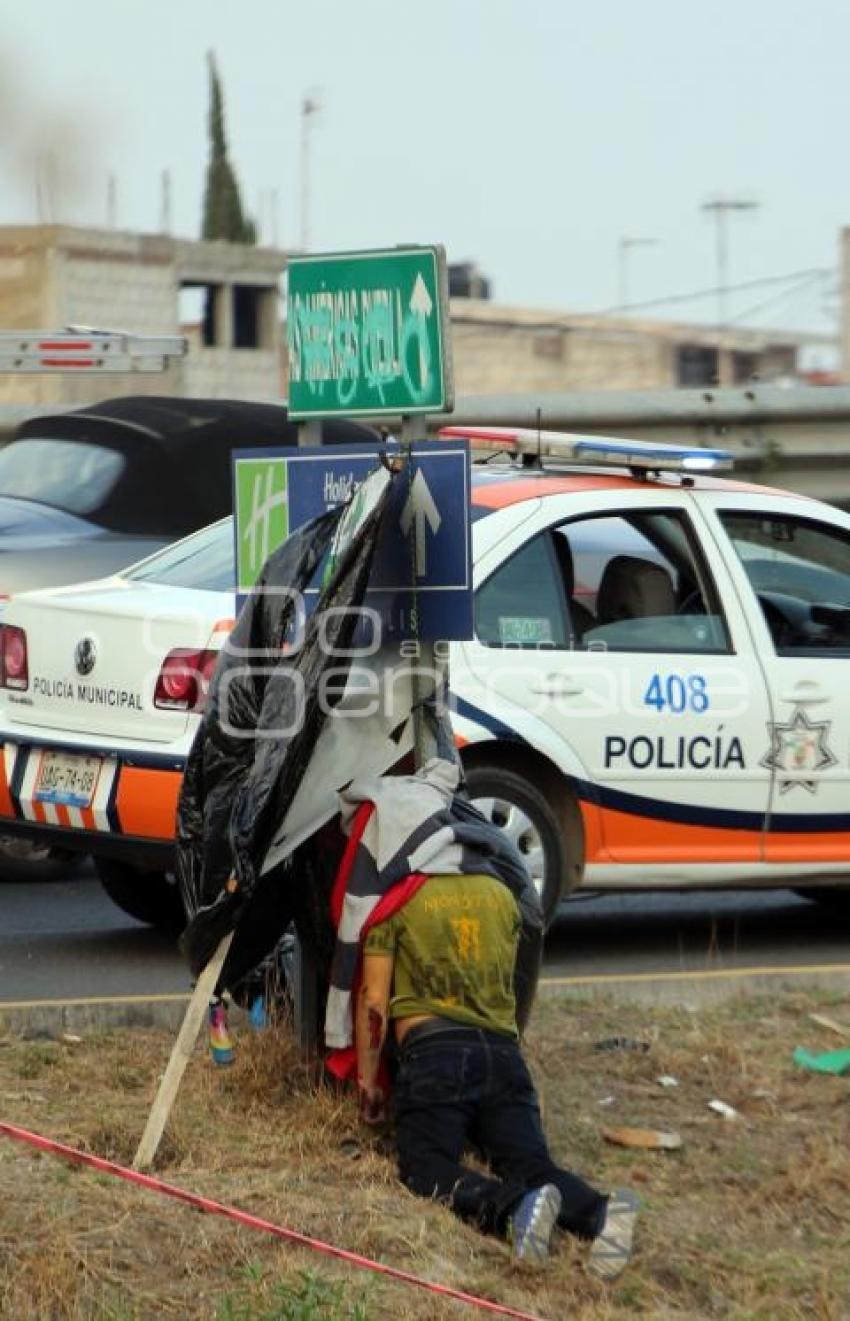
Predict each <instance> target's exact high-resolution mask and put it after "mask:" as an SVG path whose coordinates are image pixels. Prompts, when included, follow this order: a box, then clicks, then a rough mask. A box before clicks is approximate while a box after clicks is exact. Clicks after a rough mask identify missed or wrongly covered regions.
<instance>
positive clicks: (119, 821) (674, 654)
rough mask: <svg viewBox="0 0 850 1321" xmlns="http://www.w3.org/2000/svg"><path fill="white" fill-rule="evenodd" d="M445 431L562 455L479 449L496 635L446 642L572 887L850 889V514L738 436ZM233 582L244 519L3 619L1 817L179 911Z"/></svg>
mask: <svg viewBox="0 0 850 1321" xmlns="http://www.w3.org/2000/svg"><path fill="white" fill-rule="evenodd" d="M445 434H446V435H449V436H451V435H455V436H456V435H458V434H462V435H467V436H471V437H472V438H473V440H474V441H475V442H476V443H477V444H478V445H481V444H483V443H486V442H488V441H491V442H492V443H493V444H495V445H497V446H499V447H502V448H507V449H509V450H510V449H513V450H517V451H520V452H525V453H526V454H528V453H529V452H531V455H532V459H533V457H534V453H535V452H536V451H538V450H539V451H540V452H542V453H543V454H544V455H545V454H547V453H554V454H555V455H556V457H557V459H558V461H559V465H560V466H558V467H555V468H549V467H545V466H544V467H535V466H529V467H519V466H517V465H516V464H515V463H512V462H509V463H503V464H501V465H500V464H488V465H487V466H485V467H481V466H479V467H478V468H476V470H475V475H474V481H473V493H472V501H473V518H474V527H473V547H474V561H475V582H476V612H475V618H476V637H475V640H474V641H470V642H462V643H456V644H453V646H452V650H451V683H452V691H453V694H454V708H453V715H452V719H453V723H454V727H455V732H456V737H457V742H458V745H459V747H460V749H461V755H462V757H463V760H464V762H465V764H466V767H467V772H468V779H469V784H470V788H471V791H472V794H473V796H474V797H475V798H476V799H477V800H478V801H479V803H480V805H481V806H483V807H484V809H485V810H486V811H487V812H488V813H489V814H490V815H491V816H492V818H493V819H494V820H496V821H497V822H499V824H501V825H502V826H503V827H504V828H505V829H506V830H507V831H508V832H509V833H510V834H511V835H512V837H513V838H514V839H515V840H516V842H517V843H518V845H519V847H520V849H521V850H522V851H523V852H524V853H525V855H526V857H527V860H528V863H529V865H530V867H531V869H532V872H533V874H534V875H535V877H536V879H537V880H538V882H539V884H540V886H541V888H542V890H543V892H544V899H545V903H546V906H547V909H548V910H549V912H550V913H551V912H552V911H553V910H554V907H555V905H556V904H557V902H558V900H559V898H560V896H561V895H562V893H564V892H566V891H567V890H569V889H572V888H574V887H575V886H577V885H579V884H580V883H581V884H584V885H585V886H590V887H592V888H595V889H606V888H612V889H631V888H689V887H701V886H717V887H720V886H741V885H745V886H775V885H788V886H792V887H794V888H796V889H799V890H802V891H804V892H805V893H807V894H811V895H813V896H815V897H819V898H824V899H826V900H828V901H830V902H834V903H842V902H844V903H846V902H847V898H848V896H850V795H848V786H850V515H847V514H845V513H842V512H840V511H838V510H835V509H832V508H830V507H829V506H827V505H824V504H822V503H819V502H817V501H814V500H810V499H807V498H804V497H802V496H796V495H793V494H790V493H788V492H783V491H776V490H769V489H767V488H764V487H760V486H755V485H752V484H749V483H747V482H742V481H736V480H728V479H723V478H717V477H714V476H712V475H710V474H709V473H706V471H705V469H711V468H718V467H721V466H722V465H723V462H724V456H723V455H722V454H721V453H720V452H718V451H708V450H704V449H699V448H695V449H694V448H685V447H665V446H652V445H646V444H641V443H639V442H615V441H610V442H609V441H604V440H592V441H590V440H578V441H576V440H571V439H569V438H565V437H562V436H555V437H552V436H547V434H546V433H544V434H543V436H542V437H538V436H537V435H536V433H535V434H534V435H531V436H529V435H528V434H527V433H522V432H517V431H494V430H487V429H481V428H475V429H469V428H466V429H464V428H460V429H459V428H448V429H446V432H445ZM566 460H569V464H568V466H565V461H566ZM612 464H613V465H616V466H611V465H612ZM232 583H233V556H232V532H231V527H230V523H229V520H224V521H222V522H220V523H217V524H213V525H212V526H210V527H209V528H206V529H204V530H203V531H201V532H199V533H196V534H195V535H194V536H192V537H189V538H187V539H186V540H185V541H183V542H180V543H178V544H177V545H175V546H172V547H169V548H168V549H166V550H164V551H162V552H159V553H158V554H156V555H154V556H152V557H151V558H150V559H148V560H146V561H144V562H143V563H142V564H140V565H138V566H136V567H134V568H132V569H130V570H128V571H127V572H126V573H124V574H123V575H121V576H120V577H117V578H111V579H105V580H103V581H102V582H98V583H94V584H89V585H87V586H78V587H69V588H62V589H57V590H53V591H49V592H35V593H30V594H26V595H23V596H20V597H17V598H14V599H13V600H12V601H11V602H10V603H9V606H8V610H7V612H6V614H5V617H4V625H3V629H2V647H0V661H2V670H0V683H2V687H0V741H2V743H3V747H4V757H3V762H2V765H3V770H4V773H3V774H2V776H0V829H2V830H3V831H4V832H5V831H7V830H8V831H10V832H14V831H17V832H20V833H22V834H24V835H26V836H29V837H31V838H32V837H34V838H38V839H40V840H42V841H49V842H53V843H54V844H55V845H56V846H57V847H64V848H68V847H71V848H77V849H80V850H83V851H86V852H90V853H92V854H94V856H95V859H96V861H97V865H98V869H99V872H100V875H101V878H102V880H103V882H104V884H105V886H106V888H107V890H108V892H109V893H110V894H111V896H112V897H113V898H114V899H115V900H116V902H118V903H119V904H120V905H121V906H122V907H123V908H125V909H126V910H127V911H129V912H131V913H133V914H134V915H136V916H138V917H140V918H141V919H143V920H145V921H150V922H154V923H157V924H165V923H168V922H174V921H175V920H176V894H175V890H174V887H173V885H171V884H170V883H169V879H170V878H169V868H170V864H171V849H172V841H173V831H174V809H175V804H176V799H177V794H178V791H179V785H180V772H181V768H182V765H183V761H184V759H185V756H186V753H187V750H188V748H189V746H190V743H191V740H192V737H193V734H194V730H195V727H196V724H197V713H198V710H199V707H200V705H201V703H202V701H203V695H204V688H205V682H206V679H207V677H208V675H209V672H210V670H211V667H212V665H213V664H214V661H215V656H216V653H217V651H218V649H219V648H220V646H221V645H222V644H223V642H224V639H225V638H226V636H227V630H228V628H229V626H230V620H231V619H232V611H233V595H232Z"/></svg>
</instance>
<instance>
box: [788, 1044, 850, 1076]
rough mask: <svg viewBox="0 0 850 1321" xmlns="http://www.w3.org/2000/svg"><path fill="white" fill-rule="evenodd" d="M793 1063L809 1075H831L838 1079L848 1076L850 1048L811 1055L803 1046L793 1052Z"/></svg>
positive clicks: (849, 1072)
mask: <svg viewBox="0 0 850 1321" xmlns="http://www.w3.org/2000/svg"><path fill="white" fill-rule="evenodd" d="M793 1058H794V1063H795V1064H797V1065H799V1067H800V1068H801V1069H808V1070H809V1072H810V1073H832V1074H835V1075H836V1076H838V1077H845V1076H847V1075H850V1048H848V1049H846V1050H825V1051H822V1052H821V1054H819V1055H813V1054H812V1052H811V1051H809V1050H806V1049H805V1047H803V1046H798V1047H797V1049H796V1050H795V1051H794V1057H793Z"/></svg>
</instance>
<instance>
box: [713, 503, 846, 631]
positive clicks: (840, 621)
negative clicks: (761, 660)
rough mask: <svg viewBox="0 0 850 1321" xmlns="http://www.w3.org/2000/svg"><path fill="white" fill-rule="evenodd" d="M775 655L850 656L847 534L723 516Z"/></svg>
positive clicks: (788, 519) (767, 518)
mask: <svg viewBox="0 0 850 1321" xmlns="http://www.w3.org/2000/svg"><path fill="white" fill-rule="evenodd" d="M720 519H721V522H722V523H723V526H724V528H725V529H726V532H727V534H728V536H729V538H730V540H731V542H732V545H733V546H734V547H735V551H736V553H737V555H738V558H739V559H740V561H741V565H742V566H743V569H744V572H745V573H746V575H747V577H748V579H749V581H750V585H751V586H752V588H753V591H754V592H755V595H756V599H757V600H758V603H759V605H760V607H761V610H762V614H763V615H764V619H765V622H766V624H767V627H768V629H769V631H770V635H771V638H772V639H773V643H774V646H775V648H776V650H777V652H778V653H779V655H783V654H785V655H798V654H800V653H803V654H806V653H809V654H814V655H817V654H822V653H832V654H833V655H846V654H847V653H848V651H850V533H848V532H847V531H845V530H844V529H843V528H837V527H831V526H829V525H828V524H826V523H819V522H816V521H815V520H813V519H802V518H794V517H792V516H787V515H779V516H776V515H773V514H770V515H765V514H759V513H738V512H734V513H733V512H726V513H721V514H720Z"/></svg>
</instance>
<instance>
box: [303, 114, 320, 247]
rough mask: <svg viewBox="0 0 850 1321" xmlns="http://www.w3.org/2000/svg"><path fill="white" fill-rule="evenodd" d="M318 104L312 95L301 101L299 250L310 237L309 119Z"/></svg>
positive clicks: (305, 244)
mask: <svg viewBox="0 0 850 1321" xmlns="http://www.w3.org/2000/svg"><path fill="white" fill-rule="evenodd" d="M320 108H321V107H320V105H319V102H318V100H317V98H316V97H315V96H314V95H311V94H309V93H308V94H307V95H306V96H305V97H304V99H303V100H302V102H301V251H302V252H306V251H307V247H308V243H309V238H310V120H311V119H312V118H313V116H314V115H316V114H318V112H319V110H320Z"/></svg>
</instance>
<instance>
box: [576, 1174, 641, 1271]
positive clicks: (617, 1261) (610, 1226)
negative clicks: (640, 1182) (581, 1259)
mask: <svg viewBox="0 0 850 1321" xmlns="http://www.w3.org/2000/svg"><path fill="white" fill-rule="evenodd" d="M639 1206H640V1200H639V1198H638V1195H637V1193H635V1192H632V1190H631V1188H617V1189H616V1190H615V1191H614V1192H613V1193H612V1194H611V1196H610V1197H609V1198H608V1206H607V1207H606V1210H605V1219H604V1220H603V1222H602V1228H601V1229H600V1231H599V1233H598V1234H597V1236H596V1238H595V1239H594V1240H593V1244H592V1246H591V1249H590V1256H589V1258H588V1261H587V1269H588V1270H589V1271H590V1272H591V1274H592V1275H596V1276H597V1277H598V1278H599V1279H602V1280H613V1279H614V1277H615V1276H616V1275H619V1274H620V1272H621V1271H622V1270H624V1269H625V1267H626V1266H627V1265H628V1264H629V1261H630V1259H631V1255H632V1244H633V1241H634V1236H635V1224H636V1222H637V1213H638V1207H639Z"/></svg>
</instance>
